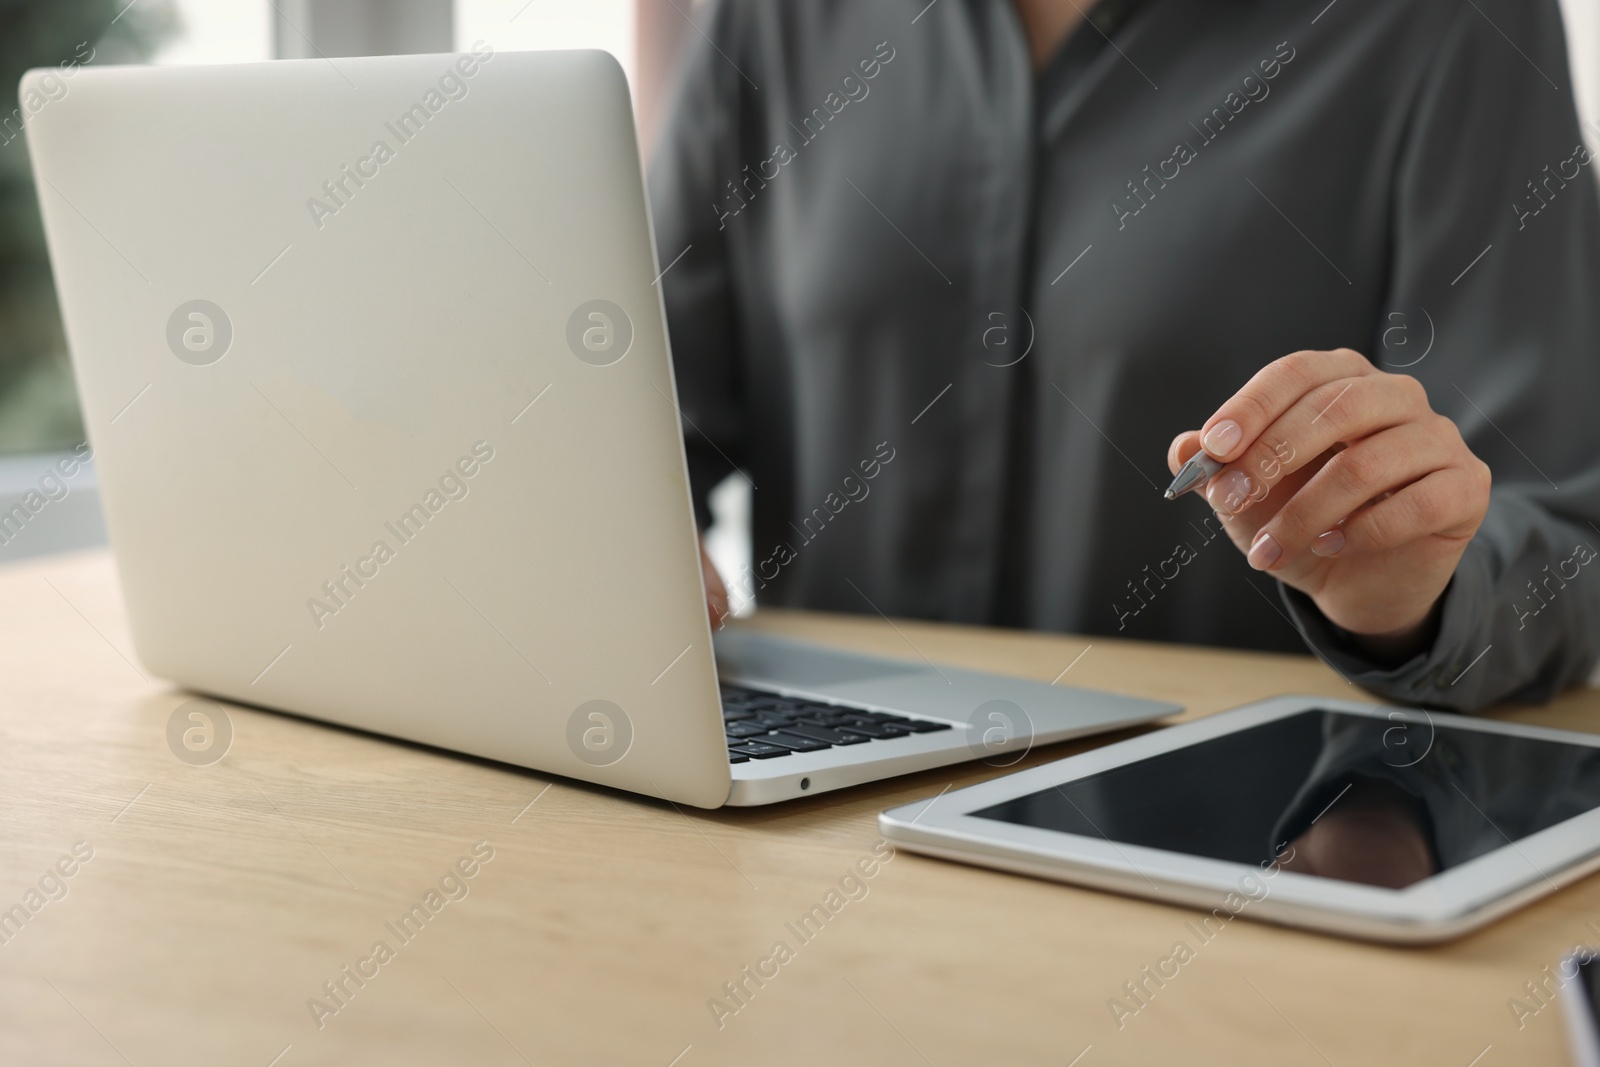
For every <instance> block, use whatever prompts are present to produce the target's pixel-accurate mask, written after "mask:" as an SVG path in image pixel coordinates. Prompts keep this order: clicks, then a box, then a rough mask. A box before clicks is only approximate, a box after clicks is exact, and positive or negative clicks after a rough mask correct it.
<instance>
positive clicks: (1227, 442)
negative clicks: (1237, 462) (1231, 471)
mask: <svg viewBox="0 0 1600 1067" xmlns="http://www.w3.org/2000/svg"><path fill="white" fill-rule="evenodd" d="M1243 436H1244V431H1243V430H1241V429H1239V424H1238V423H1237V422H1234V421H1233V420H1232V419H1223V420H1222V421H1221V422H1219V423H1217V424H1216V425H1215V426H1213V427H1211V429H1210V430H1208V431H1206V435H1205V437H1204V438H1203V439H1202V440H1201V444H1203V445H1205V448H1206V451H1207V452H1210V453H1211V454H1212V455H1213V456H1216V457H1217V458H1218V459H1221V458H1222V457H1224V456H1226V455H1227V454H1228V453H1229V452H1232V451H1233V446H1234V445H1236V444H1238V443H1239V438H1241V437H1243Z"/></svg>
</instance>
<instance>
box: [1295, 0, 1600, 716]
mask: <svg viewBox="0 0 1600 1067" xmlns="http://www.w3.org/2000/svg"><path fill="white" fill-rule="evenodd" d="M1597 166H1600V160H1591V159H1590V155H1589V152H1588V151H1587V149H1585V148H1584V145H1583V138H1582V136H1581V134H1580V131H1579V124H1578V117H1577V114H1576V110H1575V107H1574V104H1573V94H1572V85H1571V75H1570V73H1569V71H1568V68H1567V62H1566V43H1565V37H1564V33H1563V30H1562V24H1561V14H1560V10H1559V8H1558V5H1557V2H1556V0H1480V2H1478V3H1474V4H1464V5H1461V6H1460V7H1459V9H1458V10H1457V11H1456V13H1455V15H1454V17H1453V21H1452V22H1451V24H1450V25H1449V26H1448V28H1447V31H1446V33H1445V35H1444V38H1443V40H1442V41H1441V44H1440V47H1439V50H1438V52H1437V53H1436V54H1435V56H1434V57H1433V59H1432V60H1431V67H1430V70H1429V72H1428V74H1427V76H1426V78H1425V79H1424V80H1423V82H1422V85H1421V89H1420V91H1419V92H1418V94H1417V96H1416V98H1415V100H1414V102H1413V104H1412V115H1411V126H1410V130H1409V133H1408V136H1407V141H1406V144H1405V147H1404V149H1403V151H1402V153H1401V156H1400V161H1399V166H1398V168H1397V170H1396V174H1395V179H1394V196H1393V204H1394V208H1393V215H1392V222H1391V228H1392V233H1393V239H1392V245H1391V247H1392V267H1391V288H1390V299H1389V302H1388V311H1387V313H1386V319H1385V321H1383V322H1381V323H1379V324H1378V325H1377V330H1378V333H1377V335H1376V336H1375V337H1374V341H1373V349H1372V354H1373V358H1374V360H1375V361H1377V362H1378V364H1379V366H1381V367H1382V368H1383V369H1385V370H1389V371H1393V372H1396V373H1404V374H1412V375H1415V376H1416V377H1417V378H1418V379H1420V380H1421V381H1422V383H1423V384H1424V386H1426V388H1427V391H1428V396H1429V398H1430V400H1431V402H1432V404H1433V407H1434V410H1436V411H1438V412H1440V413H1442V414H1445V415H1448V416H1450V417H1451V418H1452V419H1453V420H1454V421H1455V423H1456V425H1457V426H1458V427H1459V428H1460V430H1461V433H1462V436H1463V437H1464V438H1465V440H1466V442H1467V445H1468V446H1469V447H1470V448H1471V449H1472V450H1473V452H1474V453H1475V454H1476V455H1477V456H1479V457H1480V458H1481V459H1483V460H1484V462H1486V463H1487V464H1489V467H1490V469H1491V470H1492V472H1493V477H1494V489H1493V490H1492V492H1491V499H1490V503H1489V510H1488V515H1487V517H1486V519H1485V521H1484V523H1483V525H1482V527H1481V528H1480V529H1479V531H1478V533H1477V535H1476V536H1475V537H1474V538H1473V539H1472V541H1471V543H1470V544H1469V545H1468V546H1467V550H1466V554H1465V555H1464V556H1463V557H1462V559H1461V562H1460V564H1459V565H1458V567H1457V568H1456V573H1455V576H1454V577H1453V579H1452V580H1451V582H1450V585H1449V587H1448V588H1447V589H1446V591H1445V594H1444V601H1443V605H1442V618H1441V623H1440V628H1439V633H1438V636H1437V638H1436V639H1435V641H1434V643H1433V646H1432V648H1431V649H1429V650H1428V651H1427V652H1426V653H1424V654H1420V655H1418V656H1416V657H1414V658H1413V659H1411V660H1410V661H1409V662H1406V663H1403V664H1401V665H1399V666H1397V667H1393V668H1385V667H1382V666H1380V665H1378V664H1375V663H1373V662H1372V661H1371V660H1369V659H1367V658H1365V657H1364V656H1362V655H1361V654H1360V653H1359V651H1358V650H1357V649H1356V647H1355V646H1354V645H1353V644H1352V643H1351V642H1350V640H1349V639H1348V636H1347V635H1346V634H1344V633H1343V632H1341V631H1340V630H1339V629H1338V628H1337V627H1335V626H1334V625H1333V624H1332V623H1331V622H1329V621H1328V620H1327V619H1326V618H1325V617H1324V616H1323V615H1322V614H1321V613H1320V612H1319V611H1318V610H1317V608H1316V607H1315V605H1314V604H1313V602H1312V601H1311V599H1310V598H1309V597H1306V596H1304V595H1303V594H1301V593H1298V592H1295V591H1294V590H1290V589H1287V588H1283V589H1282V592H1283V596H1284V600H1285V602H1286V603H1287V605H1288V607H1289V609H1290V611H1291V612H1292V613H1293V616H1294V618H1295V620H1296V622H1297V623H1298V625H1299V627H1300V629H1301V632H1302V634H1303V635H1304V636H1305V638H1306V640H1307V643H1308V644H1309V645H1310V646H1311V647H1312V648H1313V649H1314V650H1315V651H1316V652H1317V653H1318V654H1319V655H1321V656H1322V658H1323V659H1325V660H1326V661H1327V662H1329V663H1330V664H1331V665H1332V666H1333V667H1334V668H1335V669H1337V670H1338V671H1340V673H1342V674H1343V675H1344V676H1345V677H1346V678H1348V679H1349V680H1350V681H1352V682H1354V683H1356V684H1358V685H1360V686H1362V687H1363V688H1365V689H1368V690H1370V691H1372V692H1374V693H1376V694H1378V695H1379V696H1381V697H1383V698H1385V699H1390V700H1395V701H1399V702H1403V703H1408V704H1420V705H1426V706H1433V707H1443V708H1451V709H1456V710H1461V711H1476V710H1479V709H1482V708H1484V707H1486V706H1488V705H1490V704H1493V703H1495V702H1498V701H1502V700H1546V699H1548V698H1550V697H1551V696H1552V695H1554V694H1555V693H1556V692H1558V691H1559V690H1561V689H1563V688H1565V687H1567V686H1570V685H1573V684H1576V683H1579V682H1581V681H1583V680H1584V679H1585V678H1586V677H1587V676H1588V675H1589V673H1590V671H1591V670H1592V669H1593V668H1594V665H1595V662H1596V660H1597V659H1600V565H1591V562H1592V561H1593V560H1595V558H1596V553H1595V550H1594V548H1593V547H1592V546H1594V545H1600V195H1597V190H1596V184H1595V181H1596V177H1595V169H1596V167H1597ZM1397 315H1398V316H1400V317H1399V318H1397V317H1396V316H1397ZM1396 327H1399V328H1401V329H1403V331H1404V336H1403V338H1402V335H1401V334H1398V333H1393V332H1391V331H1393V330H1395V329H1396ZM1402 339H1404V340H1405V342H1406V343H1405V344H1404V345H1403V346H1402V345H1399V344H1396V343H1394V342H1397V341H1400V340H1402ZM1419 357H1420V358H1419Z"/></svg>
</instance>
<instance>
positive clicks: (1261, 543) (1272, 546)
mask: <svg viewBox="0 0 1600 1067" xmlns="http://www.w3.org/2000/svg"><path fill="white" fill-rule="evenodd" d="M1281 555H1283V546H1282V545H1280V544H1278V542H1277V541H1275V540H1273V538H1272V535H1271V534H1269V533H1267V532H1266V531H1265V530H1263V531H1261V533H1260V534H1259V535H1258V536H1257V537H1256V542H1255V544H1253V545H1251V546H1250V555H1249V556H1247V557H1246V558H1247V559H1248V560H1249V561H1250V566H1252V567H1254V568H1255V569H1256V570H1258V571H1264V570H1266V569H1267V568H1268V567H1270V566H1272V565H1273V564H1274V563H1276V562H1278V557H1279V556H1281Z"/></svg>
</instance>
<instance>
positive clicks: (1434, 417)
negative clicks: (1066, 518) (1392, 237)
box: [1167, 348, 1490, 662]
mask: <svg viewBox="0 0 1600 1067" xmlns="http://www.w3.org/2000/svg"><path fill="white" fill-rule="evenodd" d="M1201 447H1204V448H1205V450H1206V452H1207V453H1209V454H1210V455H1211V456H1213V457H1214V458H1216V459H1219V460H1222V461H1223V462H1225V463H1226V464H1227V466H1226V467H1224V468H1223V470H1222V471H1221V472H1219V473H1218V474H1217V475H1216V477H1214V478H1213V479H1212V480H1211V482H1210V484H1209V485H1208V486H1207V487H1206V490H1205V491H1206V497H1207V499H1208V500H1209V501H1210V503H1211V506H1212V507H1213V508H1214V509H1216V511H1217V513H1218V515H1219V516H1220V517H1221V518H1222V520H1223V525H1224V527H1225V528H1226V529H1227V531H1228V535H1229V536H1230V537H1231V538H1232V539H1233V543H1234V544H1235V545H1237V546H1238V548H1239V550H1240V551H1241V552H1244V553H1245V554H1246V557H1247V558H1248V560H1249V562H1250V565H1251V566H1252V567H1254V568H1256V569H1257V570H1261V571H1266V572H1268V573H1269V574H1271V575H1272V576H1273V577H1275V578H1277V579H1279V580H1280V581H1282V582H1284V583H1285V584H1287V585H1290V586H1292V587H1293V588H1295V589H1298V590H1300V591H1301V592H1303V593H1305V594H1306V595H1307V596H1309V597H1311V599H1312V600H1313V601H1315V602H1316V605H1317V607H1318V608H1319V609H1321V611H1322V613H1323V614H1324V615H1325V616H1327V617H1328V619H1329V620H1330V621H1332V622H1333V623H1334V624H1335V625H1337V626H1340V627H1342V628H1343V629H1345V630H1347V631H1349V632H1350V633H1352V634H1353V635H1356V636H1357V637H1358V638H1359V639H1360V640H1361V641H1362V643H1363V644H1364V645H1365V646H1366V648H1367V651H1369V652H1370V653H1372V654H1373V655H1375V656H1377V657H1379V658H1381V659H1385V660H1390V661H1394V662H1398V661H1400V660H1403V659H1405V658H1406V657H1408V656H1410V655H1412V654H1414V653H1415V652H1417V651H1420V650H1421V649H1423V648H1425V647H1426V646H1427V645H1428V644H1429V643H1430V642H1431V641H1432V640H1433V631H1434V629H1435V627H1436V625H1437V610H1436V609H1437V605H1438V603H1439V599H1440V597H1441V595H1442V594H1443V593H1444V590H1445V587H1446V586H1447V585H1448V584H1449V582H1450V577H1451V575H1453V574H1454V573H1455V569H1456V564H1457V562H1458V561H1459V560H1460V559H1461V554H1462V553H1463V552H1464V551H1465V550H1466V547H1467V543H1468V542H1469V541H1471V540H1472V535H1473V534H1474V533H1476V532H1477V529H1478V526H1479V524H1480V523H1482V522H1483V516H1484V513H1485V512H1486V511H1487V510H1488V507H1489V481H1490V478H1489V467H1488V465H1487V464H1485V463H1484V462H1483V461H1482V460H1480V459H1478V457H1477V456H1475V455H1473V454H1472V451H1471V450H1470V449H1468V448H1467V445H1466V442H1465V441H1463V440H1462V439H1461V433H1460V431H1458V430H1457V429H1456V425H1455V423H1453V422H1451V421H1450V420H1449V419H1447V418H1445V417H1444V416H1443V415H1439V414H1437V413H1435V412H1434V411H1433V409H1432V408H1431V407H1429V406H1428V396H1427V393H1426V392H1425V391H1424V390H1423V387H1422V384H1421V383H1420V382H1418V381H1417V380H1416V379H1415V378H1412V377H1410V376H1409V375H1405V374H1389V373H1387V372H1385V371H1382V370H1379V369H1378V368H1377V367H1374V366H1373V365H1372V364H1371V363H1370V362H1369V361H1368V360H1367V359H1366V358H1365V357H1363V356H1362V355H1361V354H1360V353H1358V352H1352V351H1351V350H1349V349H1347V348H1341V349H1338V350H1335V351H1332V352H1295V353H1293V354H1292V355H1288V356H1285V357H1283V358H1282V359H1279V360H1276V361H1275V362H1273V363H1270V364H1268V365H1267V366H1266V367H1264V368H1262V370H1261V371H1260V372H1259V373H1258V374H1256V376H1255V377H1253V378H1251V379H1250V381H1249V382H1247V383H1246V384H1245V386H1244V388H1243V389H1240V390H1239V391H1238V392H1237V393H1235V394H1234V395H1233V396H1232V397H1231V398H1230V399H1229V400H1228V401H1227V402H1226V403H1224V404H1223V405H1222V407H1220V408H1218V409H1217V412H1216V414H1214V415H1212V416H1211V418H1209V419H1208V420H1206V423H1205V425H1204V426H1202V427H1201V428H1200V429H1199V430H1198V431H1189V432H1186V433H1183V434H1180V435H1179V436H1178V437H1177V438H1176V439H1175V440H1174V441H1173V442H1172V446H1171V447H1170V448H1169V449H1168V451H1167V463H1168V466H1170V467H1171V468H1172V470H1173V472H1174V473H1176V472H1177V469H1178V468H1179V467H1180V466H1182V464H1183V463H1184V462H1185V461H1186V460H1188V459H1189V457H1191V456H1193V455H1194V454H1195V452H1197V451H1198V450H1199V449H1200V448H1201Z"/></svg>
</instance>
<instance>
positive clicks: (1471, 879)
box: [878, 695, 1600, 942]
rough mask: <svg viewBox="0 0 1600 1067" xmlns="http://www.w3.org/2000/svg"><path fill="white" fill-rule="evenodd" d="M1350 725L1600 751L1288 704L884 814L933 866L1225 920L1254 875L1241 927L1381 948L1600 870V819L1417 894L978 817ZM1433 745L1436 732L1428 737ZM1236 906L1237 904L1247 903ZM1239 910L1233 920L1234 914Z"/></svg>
mask: <svg viewBox="0 0 1600 1067" xmlns="http://www.w3.org/2000/svg"><path fill="white" fill-rule="evenodd" d="M1316 709H1326V710H1329V711H1342V712H1350V713H1353V714H1357V715H1367V716H1370V717H1372V718H1377V719H1385V720H1388V721H1391V722H1394V723H1396V724H1397V725H1398V724H1401V723H1406V724H1411V725H1413V726H1417V727H1430V728H1431V727H1432V726H1433V725H1440V726H1443V725H1449V726H1451V727H1459V728H1462V729H1468V730H1479V731H1482V732H1484V733H1494V734H1505V735H1507V736H1514V737H1527V738H1536V739H1544V740H1550V741H1559V742H1565V743H1569V744H1576V745H1587V746H1589V747H1592V748H1600V736H1594V735H1590V734H1582V733H1575V732H1572V731H1568V730H1552V729H1546V728H1544V727H1538V726H1524V725H1520V724H1516V723H1505V722H1497V721H1494V720H1489V719H1472V718H1466V717H1464V716H1460V715H1451V714H1446V713H1443V712H1428V711H1421V710H1417V709H1409V708H1400V707H1393V706H1387V705H1378V704H1367V703H1359V702H1356V701H1350V700H1337V699H1331V698H1326V697H1313V696H1300V695H1296V696H1283V697H1276V698H1273V699H1271V700H1266V701H1262V702H1260V703H1257V704H1250V705H1247V706H1245V707H1242V708H1236V709H1234V710H1232V711H1226V712H1220V713H1218V714H1216V715H1211V716H1207V717H1206V718H1203V719H1197V720H1195V721H1193V722H1188V723H1182V724H1180V725H1178V726H1172V727H1168V728H1165V729H1161V730H1157V731H1155V732H1152V733H1149V734H1145V735H1143V736H1141V737H1135V738H1132V739H1129V740H1126V741H1120V742H1117V743H1115V744H1111V745H1107V746H1105V747H1103V748H1098V749H1093V750H1091V751H1089V752H1084V753H1082V754H1080V755H1076V756H1070V757H1068V758H1066V759H1064V760H1059V761H1057V762H1055V763H1050V764H1046V765H1044V766H1040V767H1034V768H1032V769H1030V770H1026V771H1021V772H1019V773H1016V774H1012V775H1007V776H1005V777H1002V778H997V779H995V780H993V781H990V782H984V783H982V784H980V785H975V786H970V787H968V788H966V789H961V790H956V791H954V792H950V793H945V794H942V795H940V796H938V797H934V798H933V799H931V800H924V801H918V802H916V803H913V804H907V805H902V806H901V807H897V808H891V809H890V810H888V811H885V812H883V813H882V814H881V815H880V816H879V817H878V825H879V828H880V830H881V831H882V833H883V835H884V836H885V837H886V838H887V839H888V840H889V841H891V842H893V843H894V844H896V845H898V846H901V847H904V848H907V849H910V850H911V851H913V852H922V853H926V854H929V855H936V856H941V857H943V858H946V859H954V860H960V861H962V862H967V863H975V864H981V865H984V866H992V867H1000V868H1002V869H1006V870H1011V871H1016V872H1018V873H1023V874H1031V875H1035V876H1038V877H1044V878H1051V879H1054V880H1057V881H1065V882H1073V883H1077V884H1083V885H1089V886H1093V887H1096V888H1103V889H1112V890H1116V891H1118V892H1123V893H1131V894H1134V895H1137V896H1143V897H1148V898H1151V899H1154V900H1164V901H1171V902H1175V903H1181V904H1189V905H1196V906H1201V907H1205V908H1215V907H1217V906H1218V905H1219V903H1221V902H1222V901H1224V900H1226V899H1228V897H1229V894H1240V893H1241V886H1242V885H1245V884H1250V883H1242V881H1241V879H1243V877H1244V876H1245V875H1247V874H1253V875H1254V876H1255V877H1256V879H1257V884H1264V885H1265V886H1266V887H1267V890H1266V892H1265V895H1264V896H1263V897H1262V898H1261V899H1259V900H1255V899H1251V900H1250V901H1249V903H1248V904H1247V905H1246V906H1244V907H1243V908H1241V909H1239V910H1238V911H1237V914H1242V915H1247V916H1249V917H1252V918H1257V919H1262V920H1266V921H1270V922H1279V923H1284V924H1287V925H1294V926H1304V927H1310V928H1314V929H1319V930H1325V931H1329V932H1333V933H1339V934H1345V935H1349V936H1355V937H1365V938H1371V939H1375V940H1382V941H1405V942H1428V941H1439V940H1444V939H1446V938H1450V937H1455V936H1458V935H1460V934H1462V933H1465V932H1467V931H1468V930H1472V929H1475V928H1476V927H1479V926H1482V925H1483V924H1485V923H1487V922H1490V921H1491V920H1493V919H1495V918H1496V917H1498V916H1500V915H1503V914H1505V913H1506V912H1509V911H1511V910H1513V909H1515V908H1517V907H1520V906H1522V905H1523V904H1525V903H1528V902H1529V901H1531V900H1534V899H1537V898H1538V897H1541V896H1544V895H1546V894H1548V893H1552V892H1554V891H1555V890H1556V889H1559V888H1561V887H1562V886H1565V885H1568V884H1570V883H1572V882H1574V881H1576V880H1578V879H1579V878H1581V877H1583V876H1584V875H1586V874H1588V873H1589V872H1591V871H1593V870H1596V869H1600V808H1596V809H1595V810H1592V811H1588V812H1585V813H1584V814H1582V815H1578V816H1575V817H1573V818H1571V819H1567V820H1566V821H1564V822H1561V823H1557V824H1556V825H1555V826H1551V827H1549V828H1547V829H1545V830H1541V831H1539V832H1538V833H1535V834H1531V835H1529V836H1528V837H1525V838H1522V839H1520V840H1518V841H1516V842H1514V843H1510V844H1508V846H1506V847H1502V848H1497V849H1495V850H1494V851H1493V852H1489V853H1486V854H1485V855H1482V856H1479V857H1477V858H1476V859H1473V860H1470V861H1468V862H1466V863H1463V864H1461V865H1460V866H1458V867H1454V868H1452V869H1450V870H1448V871H1444V872H1442V873H1440V874H1437V875H1434V876H1433V877H1431V878H1428V879H1425V880H1423V881H1421V882H1418V883H1416V884H1415V885H1412V886H1408V887H1407V888H1405V889H1382V888H1378V887H1375V886H1364V885H1357V884H1354V883H1350V882H1340V881H1335V880H1333V879H1328V878H1321V877H1317V876H1314V875H1307V874H1297V873H1294V872H1291V871H1283V870H1275V871H1272V872H1270V874H1269V873H1267V872H1263V871H1262V870H1260V869H1259V868H1257V867H1252V866H1250V865H1248V864H1240V863H1233V862H1229V861H1224V860H1214V859H1207V858H1204V857H1198V856H1189V855H1184V854H1182V853H1177V852H1169V851H1166V850H1164V849H1155V848H1148V847H1144V846H1140V845H1129V844H1121V843H1116V842H1112V841H1109V840H1105V839H1095V838H1090V837H1084V836H1080V835H1076V834H1067V833H1061V832H1059V831H1054V830H1044V829H1038V828H1035V827H1028V826H1019V825H1016V824H1013V823H1007V822H1001V821H999V820H995V819H983V818H976V817H974V816H972V815H970V814H969V813H970V812H973V811H979V810H982V809H984V808H989V807H992V806H994V805H996V804H1000V803H1003V802H1005V801H1007V800H1012V799H1015V798H1017V797H1021V796H1026V795H1028V794H1030V793H1036V792H1039V791H1040V790H1043V789H1049V788H1051V787H1052V786H1056V785H1061V784H1064V783H1066V782H1071V781H1075V780H1077V779H1080V778H1084V777H1087V776H1089V775H1093V774H1097V773H1099V772H1101V771H1104V770H1109V769H1110V768H1113V767H1120V766H1123V765H1125V764H1129V763H1134V762H1136V761H1138V760H1142V759H1146V758H1149V757H1151V756H1156V755H1160V754H1161V753H1164V752H1172V751H1175V750H1177V749H1180V748H1185V747H1188V746H1190V745H1193V744H1197V743H1199V742H1202V741H1207V740H1210V739H1211V738H1214V737H1221V736H1222V735H1224V734H1228V733H1234V732H1237V731H1239V730H1243V729H1248V728H1250V727H1252V726H1257V725H1260V724H1262V723H1267V722H1272V721H1274V720H1276V719H1282V718H1285V717H1287V716H1290V715H1294V714H1298V713H1299V712H1302V711H1308V710H1316ZM1421 737H1422V738H1427V739H1429V743H1431V737H1432V734H1431V730H1430V731H1429V732H1427V733H1424V734H1422V735H1421ZM1234 899H1235V901H1237V899H1238V897H1235V898H1234ZM1231 910H1233V909H1231V908H1230V911H1231Z"/></svg>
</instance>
